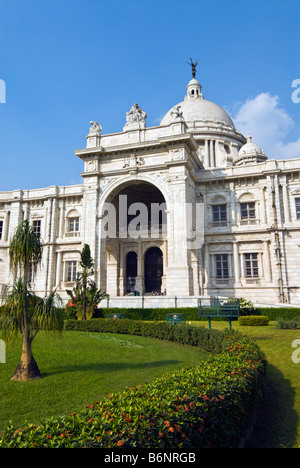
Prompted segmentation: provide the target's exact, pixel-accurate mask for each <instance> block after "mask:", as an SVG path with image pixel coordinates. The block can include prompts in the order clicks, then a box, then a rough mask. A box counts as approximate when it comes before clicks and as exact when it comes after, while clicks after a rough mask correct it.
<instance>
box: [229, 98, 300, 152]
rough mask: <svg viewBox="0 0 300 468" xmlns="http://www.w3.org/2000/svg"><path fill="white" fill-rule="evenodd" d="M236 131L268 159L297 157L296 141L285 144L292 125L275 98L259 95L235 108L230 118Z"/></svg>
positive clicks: (297, 144)
mask: <svg viewBox="0 0 300 468" xmlns="http://www.w3.org/2000/svg"><path fill="white" fill-rule="evenodd" d="M233 121H234V124H235V126H236V128H237V129H238V130H239V131H240V132H241V133H242V134H243V135H245V136H247V135H248V134H250V135H251V136H252V137H253V142H254V143H257V144H258V145H259V146H260V147H261V148H262V149H263V150H264V151H265V153H266V155H267V156H268V158H270V159H276V158H283V159H289V158H295V157H298V158H299V157H300V138H299V139H298V140H297V141H294V142H288V143H285V142H284V140H285V138H286V137H288V135H289V132H290V131H291V130H292V129H293V127H294V125H295V122H294V121H293V119H292V118H291V117H290V116H289V115H288V113H287V112H286V111H285V109H283V108H281V107H280V105H279V97H278V96H272V95H271V94H270V93H261V94H258V95H257V96H256V97H254V98H249V99H247V101H246V102H244V103H241V104H239V109H238V110H237V111H236V114H235V116H233Z"/></svg>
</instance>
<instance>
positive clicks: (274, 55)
mask: <svg viewBox="0 0 300 468" xmlns="http://www.w3.org/2000/svg"><path fill="white" fill-rule="evenodd" d="M0 18H1V19H0V22H1V24H0V31H1V32H0V41H1V50H0V79H1V80H4V82H5V84H6V102H5V103H0V164H1V166H0V190H1V191H6V190H15V189H29V188H40V187H48V186H50V185H70V184H77V183H81V180H82V179H81V177H80V172H81V171H82V170H83V165H82V162H81V161H80V160H79V159H78V158H77V157H76V156H75V155H74V150H75V149H79V148H84V147H85V145H86V139H85V137H86V135H87V133H88V130H89V127H90V124H89V122H90V121H91V120H96V121H98V122H99V123H100V124H101V126H102V129H103V130H102V131H103V133H113V132H118V131H122V129H123V126H124V124H125V122H126V112H128V111H129V109H130V108H131V106H132V105H133V104H134V103H135V102H138V104H139V105H140V106H141V107H142V109H143V110H144V111H145V112H146V113H147V115H148V117H147V125H148V126H152V125H157V124H158V123H159V121H160V118H161V117H162V116H163V115H164V114H165V113H166V112H167V111H168V110H169V109H170V108H171V107H173V106H174V105H175V104H177V103H179V102H180V101H182V100H183V98H184V95H185V92H186V89H185V87H186V85H187V83H188V81H189V80H190V77H191V72H190V67H189V66H188V65H187V64H186V62H187V61H189V58H190V57H192V58H193V59H194V60H197V59H199V65H198V67H197V79H198V80H199V81H200V83H201V84H202V86H203V89H202V91H203V94H204V97H205V98H206V99H209V100H211V101H214V102H216V103H217V104H219V105H220V106H222V107H223V108H225V109H226V110H227V111H228V112H229V113H230V115H231V117H232V118H234V121H235V123H236V124H237V125H236V126H237V128H238V129H239V130H241V131H243V133H248V132H250V133H251V134H252V136H253V140H254V141H255V142H256V143H258V144H259V145H260V146H262V148H263V149H264V150H265V151H266V154H267V156H269V157H270V158H283V157H284V158H287V157H288V158H289V157H300V103H299V104H296V103H294V102H293V101H292V98H291V96H292V92H293V88H292V86H291V85H292V82H293V81H294V80H295V79H300V48H299V26H298V25H299V22H300V2H299V0H285V1H281V0H280V1H279V0H273V1H266V0H259V1H258V0H251V1H250V0H249V1H244V0H227V1H225V0H223V1H219V0H214V1H199V0H198V1H196V0H185V1H182V0H172V1H171V0H152V1H149V2H145V1H141V0H139V1H138V0H127V1H120V0H111V1H102V0H51V1H49V0H0ZM270 153H272V154H270ZM273 153H274V154H273Z"/></svg>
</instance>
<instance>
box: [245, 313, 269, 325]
mask: <svg viewBox="0 0 300 468" xmlns="http://www.w3.org/2000/svg"><path fill="white" fill-rule="evenodd" d="M239 324H240V325H244V326H250V327H251V326H254V327H255V326H257V325H261V326H264V325H268V324H269V317H266V316H265V315H248V316H243V317H242V316H241V317H239Z"/></svg>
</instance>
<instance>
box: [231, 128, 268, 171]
mask: <svg viewBox="0 0 300 468" xmlns="http://www.w3.org/2000/svg"><path fill="white" fill-rule="evenodd" d="M266 159H268V158H267V156H266V155H265V152H264V151H263V150H262V149H261V148H260V147H259V146H258V145H257V144H256V143H253V141H252V137H251V136H250V135H248V136H247V143H246V144H245V145H243V146H242V147H241V149H240V151H239V153H238V156H237V158H236V159H235V161H234V162H235V164H236V165H238V166H240V165H246V164H255V163H260V162H264V161H266Z"/></svg>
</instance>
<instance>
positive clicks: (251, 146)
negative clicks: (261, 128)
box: [239, 135, 264, 156]
mask: <svg viewBox="0 0 300 468" xmlns="http://www.w3.org/2000/svg"><path fill="white" fill-rule="evenodd" d="M262 154H264V152H263V151H262V149H261V148H260V147H259V146H258V145H257V144H256V143H253V141H252V137H251V136H250V135H248V136H247V143H246V144H245V145H244V146H242V147H241V149H240V151H239V156H248V155H262Z"/></svg>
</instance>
